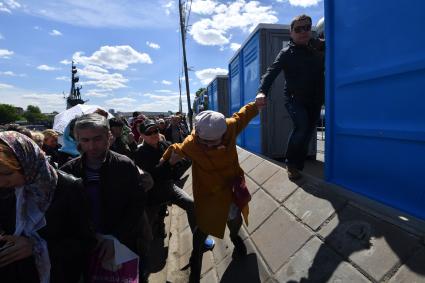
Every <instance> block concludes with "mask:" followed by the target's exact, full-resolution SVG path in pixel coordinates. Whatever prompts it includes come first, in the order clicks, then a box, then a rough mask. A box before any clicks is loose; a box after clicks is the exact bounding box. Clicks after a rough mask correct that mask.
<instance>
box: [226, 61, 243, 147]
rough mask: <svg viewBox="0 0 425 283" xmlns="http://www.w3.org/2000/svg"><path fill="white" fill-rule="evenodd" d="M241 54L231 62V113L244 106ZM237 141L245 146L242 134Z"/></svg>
mask: <svg viewBox="0 0 425 283" xmlns="http://www.w3.org/2000/svg"><path fill="white" fill-rule="evenodd" d="M240 61H241V56H240V54H239V55H238V56H236V57H235V58H234V59H233V61H232V62H230V64H229V88H230V99H229V103H230V107H229V109H230V114H231V115H232V114H233V113H235V112H238V111H239V109H240V108H241V107H242V103H241V92H242V89H241V70H240V66H241V62H240ZM236 143H237V144H238V145H239V146H243V135H242V134H240V135H239V136H238V137H237V140H236Z"/></svg>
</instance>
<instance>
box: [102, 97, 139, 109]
mask: <svg viewBox="0 0 425 283" xmlns="http://www.w3.org/2000/svg"><path fill="white" fill-rule="evenodd" d="M136 102H137V100H136V99H134V98H131V97H121V98H112V99H108V100H105V102H104V104H105V105H107V106H108V107H113V108H114V109H115V110H121V111H132V110H133V109H134V104H135V103H136Z"/></svg>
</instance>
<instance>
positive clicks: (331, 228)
mask: <svg viewBox="0 0 425 283" xmlns="http://www.w3.org/2000/svg"><path fill="white" fill-rule="evenodd" d="M238 152H239V161H240V164H241V166H242V168H243V169H244V171H245V173H246V180H247V183H248V187H249V190H250V191H251V194H252V200H251V202H250V218H249V220H250V224H249V226H248V227H246V226H244V227H243V228H242V229H241V235H242V237H243V239H244V241H245V244H246V245H247V247H248V251H249V255H248V256H247V257H246V258H244V259H242V260H238V261H234V260H232V257H231V254H232V250H233V245H232V244H231V242H230V239H229V236H228V231H226V235H225V237H224V239H222V240H221V239H216V247H215V248H214V250H213V251H212V252H211V251H209V252H206V253H205V254H204V260H203V271H202V273H203V275H202V279H201V282H205V283H207V282H208V283H209V282H244V283H245V282H247V283H248V282H267V283H272V282H391V283H395V282H408V283H413V282H425V244H424V235H425V225H424V222H422V221H420V220H417V219H414V218H412V217H410V216H409V215H405V214H403V213H401V212H399V211H396V210H394V209H391V208H388V207H385V206H383V205H382V204H378V203H375V202H373V201H371V200H368V199H365V198H363V197H361V196H358V195H356V194H353V193H350V192H348V191H346V190H344V189H342V188H339V187H336V186H334V185H331V184H327V183H326V182H324V181H323V180H321V179H318V178H314V177H312V176H310V175H304V177H303V178H302V179H301V180H300V181H299V182H298V181H297V182H291V181H290V180H289V179H288V177H287V174H286V170H285V169H284V168H283V167H281V166H278V165H277V164H275V163H274V162H271V161H269V160H267V159H265V158H263V157H261V156H257V155H254V154H252V153H250V152H248V151H245V150H243V149H239V150H238ZM188 172H190V171H188ZM191 185H192V181H191V176H190V174H189V176H188V180H187V182H186V184H185V186H184V190H186V191H187V192H188V193H190V194H191V192H192V190H191V189H192V188H191ZM170 229H171V233H172V236H171V238H170V252H169V259H168V262H169V263H167V266H168V271H167V273H168V276H167V282H173V283H174V282H187V278H188V277H187V276H188V270H181V269H182V268H183V267H184V266H186V265H187V263H188V260H189V256H190V251H191V240H192V235H191V233H190V229H189V226H188V223H187V218H186V215H185V214H184V211H182V210H181V209H179V208H178V207H175V206H173V208H172V212H171V228H170ZM170 262H171V264H170Z"/></svg>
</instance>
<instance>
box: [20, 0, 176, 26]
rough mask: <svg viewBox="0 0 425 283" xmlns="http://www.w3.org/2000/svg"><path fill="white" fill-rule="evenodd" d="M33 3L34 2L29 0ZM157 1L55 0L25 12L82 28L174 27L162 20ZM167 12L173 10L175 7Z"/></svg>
mask: <svg viewBox="0 0 425 283" xmlns="http://www.w3.org/2000/svg"><path fill="white" fill-rule="evenodd" d="M33 2H34V1H33ZM157 2H158V1H134V0H120V1H104V0H90V1H85V0H74V1H69V0H55V1H36V3H37V5H35V4H34V5H32V6H28V7H26V10H25V12H26V13H28V14H30V15H32V16H37V17H40V18H43V19H47V20H49V21H56V22H60V23H66V24H70V25H74V26H83V27H107V28H111V27H118V28H122V27H129V28H142V27H143V28H146V27H148V28H149V27H152V28H158V27H160V28H164V27H172V26H174V25H175V19H173V18H172V17H164V7H163V6H162V5H158V3H157ZM161 2H164V1H163V0H162V1H161ZM169 9H170V11H172V10H176V8H174V9H171V7H170V8H169Z"/></svg>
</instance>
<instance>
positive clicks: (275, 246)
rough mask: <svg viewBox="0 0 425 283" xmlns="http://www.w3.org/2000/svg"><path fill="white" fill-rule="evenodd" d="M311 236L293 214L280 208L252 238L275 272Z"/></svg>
mask: <svg viewBox="0 0 425 283" xmlns="http://www.w3.org/2000/svg"><path fill="white" fill-rule="evenodd" d="M311 236H312V234H311V233H310V232H309V231H308V230H307V229H306V228H305V227H304V226H303V225H302V224H301V223H299V222H297V221H296V219H295V218H294V217H293V216H292V215H290V214H289V213H288V212H286V211H284V210H283V209H282V208H279V209H277V210H276V211H275V212H274V213H273V214H272V215H271V216H270V218H269V219H267V220H266V222H264V223H263V224H262V225H261V226H260V227H259V228H258V229H257V230H256V231H255V232H254V233H253V234H252V239H253V241H254V243H255V245H256V246H257V247H258V249H259V250H260V251H261V253H262V255H263V257H264V260H265V262H266V263H267V265H268V266H269V267H270V269H271V271H272V272H273V273H274V272H276V271H277V270H278V269H279V268H280V267H281V266H282V265H283V264H284V263H286V262H287V261H288V260H289V258H290V257H291V256H292V255H293V254H294V253H295V252H296V251H297V250H298V249H299V248H301V247H302V246H303V245H304V243H305V242H307V240H308V239H309V238H310V237H311Z"/></svg>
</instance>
